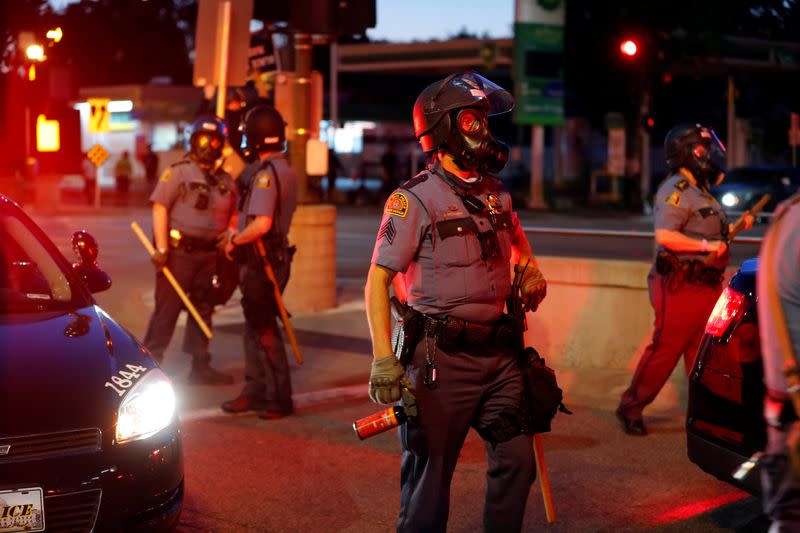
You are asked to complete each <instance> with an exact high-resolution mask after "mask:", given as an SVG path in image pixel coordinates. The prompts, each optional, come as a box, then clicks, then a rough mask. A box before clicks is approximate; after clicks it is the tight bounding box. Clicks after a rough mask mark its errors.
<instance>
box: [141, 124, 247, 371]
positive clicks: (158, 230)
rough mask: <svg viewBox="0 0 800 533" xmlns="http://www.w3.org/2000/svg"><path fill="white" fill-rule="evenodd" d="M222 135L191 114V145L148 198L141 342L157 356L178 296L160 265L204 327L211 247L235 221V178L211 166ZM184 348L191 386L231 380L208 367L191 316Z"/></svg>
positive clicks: (213, 262)
mask: <svg viewBox="0 0 800 533" xmlns="http://www.w3.org/2000/svg"><path fill="white" fill-rule="evenodd" d="M225 133H226V132H225V125H224V124H223V123H222V121H221V120H219V119H217V118H214V117H204V118H199V119H197V120H196V121H195V122H194V123H193V124H192V128H191V137H190V138H189V144H190V146H191V151H190V152H189V154H188V155H187V157H185V158H184V159H182V160H180V161H178V162H177V163H174V164H173V165H171V166H170V167H169V168H167V169H166V170H165V171H164V173H163V174H162V175H161V178H160V179H159V181H158V183H157V184H156V188H155V190H154V191H153V194H152V195H151V196H150V201H151V202H152V203H153V208H152V209H153V237H154V239H155V245H156V253H155V254H153V256H152V261H153V264H154V265H155V267H156V269H157V270H158V272H157V274H156V291H155V292H156V294H155V300H156V303H155V310H154V311H153V315H152V316H151V317H150V322H149V324H148V325H147V333H145V337H144V345H145V346H146V347H147V349H148V350H150V353H151V354H153V357H154V358H155V359H156V360H157V361H159V362H161V361H162V360H163V358H164V350H165V349H166V348H167V345H168V344H169V341H170V339H171V338H172V333H173V332H174V331H175V322H176V321H177V320H178V315H179V314H180V312H181V310H182V309H183V303H182V302H181V300H180V297H179V296H178V294H177V293H176V292H175V290H174V289H173V288H172V286H171V285H170V284H169V282H168V280H167V279H166V277H165V276H164V274H163V273H162V272H161V269H162V268H163V267H164V266H165V265H166V266H167V267H169V269H170V271H171V272H172V274H173V275H174V276H175V279H176V280H177V281H178V284H179V285H180V286H181V287H182V288H183V290H184V291H186V293H187V294H188V296H189V299H190V300H191V302H192V304H193V305H194V306H195V307H196V308H197V312H198V313H199V314H200V316H201V317H202V318H203V320H204V321H205V323H206V324H207V325H208V326H209V327H210V326H211V313H212V311H213V309H214V296H215V289H214V287H213V278H214V275H215V273H216V268H217V253H218V251H217V248H218V246H219V245H220V243H222V244H224V242H225V241H226V240H227V238H228V233H229V231H230V229H229V228H233V227H235V225H236V189H235V184H234V182H233V179H232V178H231V177H230V175H228V174H227V173H226V172H225V171H223V170H222V169H221V168H219V165H218V163H219V159H220V157H221V156H222V147H223V145H224V144H225ZM183 350H184V351H185V352H187V353H189V354H191V356H192V370H191V372H190V373H189V383H190V384H194V385H220V384H230V383H233V377H231V376H229V375H226V374H223V373H221V372H218V371H217V370H215V369H213V368H212V367H211V366H210V364H209V363H210V361H211V355H210V354H209V353H208V338H207V337H206V336H205V335H204V334H203V331H202V330H201V329H200V327H199V326H198V325H197V323H196V322H195V321H194V320H192V319H190V320H188V321H187V322H186V334H185V336H184V342H183Z"/></svg>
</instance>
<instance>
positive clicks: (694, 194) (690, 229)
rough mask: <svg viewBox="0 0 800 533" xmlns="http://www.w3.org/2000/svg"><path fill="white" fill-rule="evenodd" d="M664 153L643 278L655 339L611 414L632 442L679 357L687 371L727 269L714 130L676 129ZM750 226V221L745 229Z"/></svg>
mask: <svg viewBox="0 0 800 533" xmlns="http://www.w3.org/2000/svg"><path fill="white" fill-rule="evenodd" d="M664 150H665V153H666V157H667V166H669V168H670V173H671V174H670V176H668V177H667V179H665V180H664V181H663V182H662V183H661V185H660V186H659V188H658V191H657V192H656V196H655V199H654V204H655V214H654V218H655V238H656V244H657V254H656V261H655V264H654V265H653V268H652V269H651V270H650V273H649V274H648V276H647V285H648V288H649V292H650V303H651V304H652V306H653V310H654V311H655V324H654V330H653V337H652V340H651V342H650V345H649V346H648V347H647V348H646V349H645V351H644V353H643V354H642V357H641V359H640V360H639V364H638V365H637V367H636V371H635V373H634V375H633V379H632V381H631V384H630V386H629V387H628V389H627V390H626V391H625V392H624V393H623V395H622V398H621V400H620V403H619V407H618V408H617V411H616V415H617V418H618V419H619V421H620V423H621V425H622V429H623V430H624V431H625V432H626V433H627V434H629V435H638V436H643V435H646V434H647V430H646V428H645V426H644V422H643V421H642V412H643V410H644V408H645V407H646V406H647V405H649V404H650V403H651V402H652V401H653V400H654V399H655V397H656V395H657V394H658V392H659V391H660V390H661V387H663V386H664V383H666V381H667V379H668V378H669V376H670V374H672V371H673V369H674V368H675V365H676V364H677V363H678V360H679V359H680V358H681V355H683V362H684V366H685V370H686V373H687V374H688V373H689V371H690V370H691V368H692V364H693V363H694V357H695V354H696V353H697V348H698V346H699V344H700V339H701V337H702V334H703V328H704V326H705V323H706V320H707V319H708V315H709V314H710V313H711V310H712V309H713V308H714V305H715V304H716V302H717V298H718V297H719V295H720V293H721V292H722V280H723V277H724V274H725V267H726V266H727V265H728V262H729V254H728V246H727V238H728V232H729V231H730V226H729V224H728V218H727V216H726V215H725V212H724V211H723V210H722V208H721V207H720V205H719V203H718V202H717V200H716V199H715V198H714V196H712V194H711V192H710V189H711V187H712V186H713V185H716V184H719V183H720V182H721V181H722V179H723V178H724V173H723V170H722V158H723V157H724V154H725V147H724V146H723V145H722V143H721V142H720V141H719V139H718V138H717V136H716V135H715V134H714V131H713V130H712V129H710V128H707V127H704V126H701V125H700V124H682V125H679V126H676V127H674V128H672V129H671V130H670V131H669V132H668V133H667V137H666V139H665V140H664ZM752 225H753V217H752V216H750V215H748V216H747V217H746V223H745V229H748V228H750V227H751V226H752ZM709 255H711V256H713V257H712V259H710V260H709V261H706V258H707V256H709Z"/></svg>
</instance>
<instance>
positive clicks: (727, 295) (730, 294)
mask: <svg viewBox="0 0 800 533" xmlns="http://www.w3.org/2000/svg"><path fill="white" fill-rule="evenodd" d="M746 304H747V300H745V297H744V294H742V293H739V292H736V291H735V290H733V289H731V288H730V287H725V290H723V291H722V294H721V295H720V297H719V300H717V305H715V306H714V310H713V311H711V316H709V317H708V322H707V323H706V333H708V334H709V335H713V336H714V337H722V335H724V334H725V331H726V330H727V329H728V326H730V325H731V322H733V321H734V319H736V318H738V317H739V316H740V315H741V314H742V313H743V312H744V310H745V306H746Z"/></svg>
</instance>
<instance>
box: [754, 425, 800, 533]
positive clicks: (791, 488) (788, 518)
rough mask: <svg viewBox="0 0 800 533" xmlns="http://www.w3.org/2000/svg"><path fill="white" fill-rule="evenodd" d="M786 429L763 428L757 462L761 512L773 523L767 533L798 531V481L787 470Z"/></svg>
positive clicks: (799, 496) (799, 485) (799, 493)
mask: <svg viewBox="0 0 800 533" xmlns="http://www.w3.org/2000/svg"><path fill="white" fill-rule="evenodd" d="M786 429H787V431H783V430H781V429H778V428H774V427H770V426H768V427H767V449H766V450H765V451H766V455H765V456H764V458H763V459H762V461H761V463H762V469H761V487H762V489H763V492H764V493H763V495H762V498H763V504H764V513H765V514H766V515H767V516H768V517H769V519H770V520H772V521H773V522H772V526H771V528H770V533H778V532H780V533H784V532H787V533H788V532H795V531H800V482H798V480H796V479H795V477H794V474H793V473H792V469H791V468H790V467H789V457H788V455H787V450H786V439H787V437H788V429H789V428H786Z"/></svg>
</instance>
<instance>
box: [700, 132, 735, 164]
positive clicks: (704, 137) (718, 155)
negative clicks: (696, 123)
mask: <svg viewBox="0 0 800 533" xmlns="http://www.w3.org/2000/svg"><path fill="white" fill-rule="evenodd" d="M699 134H700V140H701V142H700V143H699V144H698V145H696V146H695V149H694V151H695V154H694V155H695V157H696V158H697V159H698V160H705V161H710V162H711V163H713V164H714V166H715V167H717V168H718V169H720V170H724V169H725V163H726V159H727V156H728V152H727V150H726V149H725V145H724V144H723V143H722V141H721V140H720V139H719V137H717V134H716V133H714V130H713V129H711V128H700V132H699ZM698 152H700V153H698Z"/></svg>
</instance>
